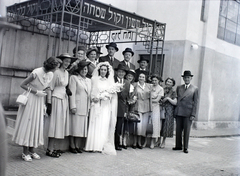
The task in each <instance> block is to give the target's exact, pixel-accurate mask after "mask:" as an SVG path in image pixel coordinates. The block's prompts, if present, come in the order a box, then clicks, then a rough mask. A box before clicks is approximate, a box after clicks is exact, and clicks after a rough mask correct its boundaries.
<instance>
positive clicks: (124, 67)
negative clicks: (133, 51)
mask: <svg viewBox="0 0 240 176" xmlns="http://www.w3.org/2000/svg"><path fill="white" fill-rule="evenodd" d="M114 70H115V71H118V70H123V71H125V72H128V71H129V67H127V66H125V65H123V64H118V67H117V68H115V69H114Z"/></svg>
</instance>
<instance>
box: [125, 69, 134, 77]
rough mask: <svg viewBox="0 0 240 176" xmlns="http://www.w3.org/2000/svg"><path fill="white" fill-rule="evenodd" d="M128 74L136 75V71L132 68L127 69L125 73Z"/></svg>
mask: <svg viewBox="0 0 240 176" xmlns="http://www.w3.org/2000/svg"><path fill="white" fill-rule="evenodd" d="M128 74H131V75H133V77H135V76H136V72H135V71H134V70H132V69H130V70H128V72H127V75H128Z"/></svg>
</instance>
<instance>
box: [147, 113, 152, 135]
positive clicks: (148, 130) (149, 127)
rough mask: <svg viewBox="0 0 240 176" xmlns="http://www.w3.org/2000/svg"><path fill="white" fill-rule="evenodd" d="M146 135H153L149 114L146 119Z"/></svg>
mask: <svg viewBox="0 0 240 176" xmlns="http://www.w3.org/2000/svg"><path fill="white" fill-rule="evenodd" d="M148 134H153V124H152V116H151V114H150V115H149V117H148V124H147V130H146V135H148Z"/></svg>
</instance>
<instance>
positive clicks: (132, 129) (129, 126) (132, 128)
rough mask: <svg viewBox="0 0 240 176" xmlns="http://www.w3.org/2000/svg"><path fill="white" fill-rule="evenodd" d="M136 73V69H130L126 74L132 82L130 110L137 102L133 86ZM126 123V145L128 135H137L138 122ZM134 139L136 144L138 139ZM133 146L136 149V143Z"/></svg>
mask: <svg viewBox="0 0 240 176" xmlns="http://www.w3.org/2000/svg"><path fill="white" fill-rule="evenodd" d="M135 75H136V73H135V71H134V70H132V69H130V70H129V71H128V72H127V74H126V76H125V77H126V79H127V80H128V81H129V82H130V91H129V93H130V96H129V99H128V110H129V111H134V104H135V102H136V99H135V98H136V97H134V86H133V84H134V80H135ZM124 123H125V124H124V127H125V135H124V139H123V142H124V145H125V144H126V143H127V142H126V140H127V135H130V134H132V135H137V134H136V129H137V124H136V122H131V121H127V122H126V121H125V122H124ZM134 140H135V142H133V143H135V144H136V141H137V139H136V138H134ZM132 147H133V148H134V149H135V148H136V145H133V146H132Z"/></svg>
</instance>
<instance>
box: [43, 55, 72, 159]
mask: <svg viewBox="0 0 240 176" xmlns="http://www.w3.org/2000/svg"><path fill="white" fill-rule="evenodd" d="M57 58H59V59H61V60H62V64H61V66H60V68H59V69H57V70H56V71H55V72H54V77H53V80H52V82H51V90H52V91H51V96H50V97H51V98H50V99H48V100H47V101H48V103H51V105H52V111H51V117H50V125H49V132H48V137H49V142H48V148H47V151H46V155H47V156H51V157H59V156H60V155H61V150H60V143H61V142H62V141H61V140H62V139H64V137H65V136H69V135H70V121H69V102H68V96H67V94H66V86H67V85H68V80H69V73H68V71H67V70H66V69H67V68H68V66H69V65H70V63H71V61H72V60H73V58H72V57H71V56H70V55H69V54H68V53H63V54H61V55H60V56H58V57H57Z"/></svg>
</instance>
